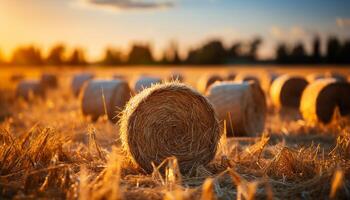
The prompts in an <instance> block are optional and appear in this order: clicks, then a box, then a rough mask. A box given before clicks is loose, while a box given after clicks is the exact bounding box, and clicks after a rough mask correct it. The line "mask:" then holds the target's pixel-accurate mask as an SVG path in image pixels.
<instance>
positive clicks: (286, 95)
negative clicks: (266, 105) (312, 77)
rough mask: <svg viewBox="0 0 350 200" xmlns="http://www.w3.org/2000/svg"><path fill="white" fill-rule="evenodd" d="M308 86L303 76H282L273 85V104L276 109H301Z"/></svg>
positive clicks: (271, 93) (271, 92)
mask: <svg viewBox="0 0 350 200" xmlns="http://www.w3.org/2000/svg"><path fill="white" fill-rule="evenodd" d="M307 85H308V82H307V80H306V79H305V78H303V77H301V76H292V75H288V74H285V75H282V76H279V77H278V78H277V79H276V80H275V81H274V82H273V83H272V85H271V88H270V97H271V102H272V104H273V105H274V106H275V107H276V108H279V109H281V108H296V109H298V108H299V105H300V98H301V95H302V93H303V91H304V89H305V88H306V86H307Z"/></svg>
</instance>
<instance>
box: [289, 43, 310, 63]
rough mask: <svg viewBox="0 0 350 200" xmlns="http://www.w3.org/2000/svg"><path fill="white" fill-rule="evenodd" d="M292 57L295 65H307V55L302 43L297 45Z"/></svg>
mask: <svg viewBox="0 0 350 200" xmlns="http://www.w3.org/2000/svg"><path fill="white" fill-rule="evenodd" d="M290 57H291V61H292V62H293V63H306V62H307V55H306V51H305V48H304V44H303V43H301V42H299V43H297V44H296V45H295V46H294V48H293V49H292V51H291V54H290Z"/></svg>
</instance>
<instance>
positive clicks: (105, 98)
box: [81, 80, 131, 122]
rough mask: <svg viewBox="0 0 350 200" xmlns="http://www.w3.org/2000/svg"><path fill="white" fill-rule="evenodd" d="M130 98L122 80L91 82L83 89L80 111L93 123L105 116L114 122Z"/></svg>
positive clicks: (127, 87)
mask: <svg viewBox="0 0 350 200" xmlns="http://www.w3.org/2000/svg"><path fill="white" fill-rule="evenodd" d="M130 96H131V90H130V88H129V85H128V83H127V82H125V81H123V80H92V81H89V82H88V83H87V85H86V86H85V88H84V91H83V96H82V101H81V109H82V112H83V114H84V115H86V116H90V117H91V118H92V120H94V121H95V120H97V119H98V117H100V116H103V115H104V114H107V116H108V119H110V120H111V121H113V122H116V121H117V117H116V116H117V114H118V113H119V112H120V111H121V110H122V109H123V108H124V106H125V104H126V102H127V101H128V100H129V99H130Z"/></svg>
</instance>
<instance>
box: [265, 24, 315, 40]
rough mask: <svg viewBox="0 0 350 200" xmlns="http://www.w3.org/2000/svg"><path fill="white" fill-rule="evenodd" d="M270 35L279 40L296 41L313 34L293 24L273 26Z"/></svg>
mask: <svg viewBox="0 0 350 200" xmlns="http://www.w3.org/2000/svg"><path fill="white" fill-rule="evenodd" d="M270 35H271V36H272V37H273V38H275V39H277V40H287V41H296V40H303V39H305V38H307V37H310V36H311V35H312V34H311V32H310V31H307V30H305V29H304V28H302V27H300V26H292V27H290V28H281V27H279V26H272V27H271V28H270Z"/></svg>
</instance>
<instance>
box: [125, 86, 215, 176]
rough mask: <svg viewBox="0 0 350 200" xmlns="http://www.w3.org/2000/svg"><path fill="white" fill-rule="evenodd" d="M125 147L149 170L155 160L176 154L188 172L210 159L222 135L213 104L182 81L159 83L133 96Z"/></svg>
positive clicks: (127, 120)
mask: <svg viewBox="0 0 350 200" xmlns="http://www.w3.org/2000/svg"><path fill="white" fill-rule="evenodd" d="M120 134H121V141H122V144H123V147H124V150H126V152H128V154H129V155H130V156H131V158H132V160H133V161H134V162H135V163H137V164H138V165H139V166H140V167H142V168H143V169H144V170H145V171H146V172H148V173H150V172H152V165H151V162H153V163H154V164H155V165H159V164H160V163H161V162H162V161H163V160H164V159H166V158H168V157H170V156H175V157H176V158H177V159H178V162H179V166H180V170H181V171H182V172H188V171H191V170H194V169H196V167H198V166H199V165H205V164H207V163H209V162H210V161H211V160H212V159H213V158H214V156H215V153H216V149H217V144H218V142H219V139H220V136H221V135H220V129H219V123H218V120H217V118H216V116H215V113H214V110H213V107H212V106H211V105H210V103H209V102H208V100H207V99H206V98H205V97H203V96H202V95H201V94H199V93H198V92H197V91H195V90H193V89H191V88H189V87H187V86H186V85H184V84H181V83H176V82H172V83H164V84H157V85H154V86H152V87H151V88H148V89H145V90H143V91H142V92H141V93H139V94H138V95H136V96H134V97H133V98H131V100H130V101H129V102H128V103H127V106H126V108H125V109H124V111H123V113H122V117H121V120H120Z"/></svg>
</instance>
